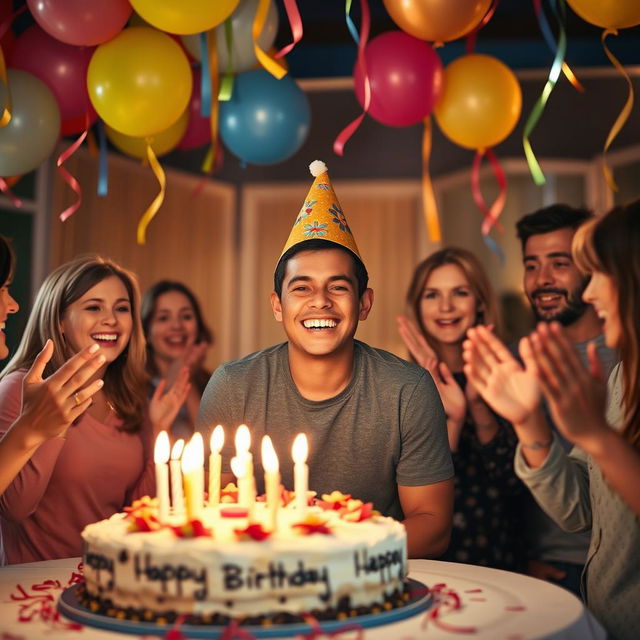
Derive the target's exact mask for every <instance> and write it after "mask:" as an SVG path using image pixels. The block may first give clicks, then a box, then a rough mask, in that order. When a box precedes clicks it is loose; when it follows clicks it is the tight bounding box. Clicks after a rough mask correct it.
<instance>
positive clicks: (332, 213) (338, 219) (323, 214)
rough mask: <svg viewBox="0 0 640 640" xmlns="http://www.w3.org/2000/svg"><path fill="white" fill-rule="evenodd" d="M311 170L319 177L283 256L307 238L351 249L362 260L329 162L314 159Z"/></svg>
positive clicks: (316, 178)
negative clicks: (337, 194) (337, 192)
mask: <svg viewBox="0 0 640 640" xmlns="http://www.w3.org/2000/svg"><path fill="white" fill-rule="evenodd" d="M309 171H310V172H311V175H312V176H313V177H314V178H315V179H314V181H313V184H312V185H311V189H309V193H308V194H307V197H306V198H305V201H304V204H303V205H302V208H301V209H300V213H298V215H297V217H296V221H295V222H294V223H293V228H292V229H291V233H290V234H289V238H288V239H287V242H286V243H285V245H284V249H283V250H282V253H281V254H280V257H282V256H283V255H284V253H285V252H286V251H288V250H289V249H291V247H293V246H294V245H296V244H299V243H301V242H305V241H306V240H316V239H317V240H327V241H328V242H334V243H335V244H339V245H340V246H342V247H345V248H346V249H349V251H351V252H352V253H353V254H355V255H356V257H358V258H359V259H360V260H362V258H361V257H360V252H359V251H358V247H357V245H356V241H355V239H354V237H353V234H352V233H351V229H350V228H349V224H348V223H347V219H346V217H345V215H344V213H343V211H342V208H341V207H340V203H339V202H338V198H337V197H336V194H335V192H334V190H333V186H332V184H331V180H330V179H329V173H328V171H327V165H326V164H325V163H324V162H322V161H321V160H314V161H313V162H312V163H311V164H310V165H309Z"/></svg>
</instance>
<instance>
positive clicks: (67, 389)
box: [0, 236, 104, 494]
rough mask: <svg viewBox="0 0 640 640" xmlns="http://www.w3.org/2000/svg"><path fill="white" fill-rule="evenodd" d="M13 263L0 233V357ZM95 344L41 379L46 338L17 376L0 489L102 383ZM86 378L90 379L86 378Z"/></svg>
mask: <svg viewBox="0 0 640 640" xmlns="http://www.w3.org/2000/svg"><path fill="white" fill-rule="evenodd" d="M14 268H15V258H14V255H13V251H12V250H11V246H10V245H9V243H8V242H7V240H6V239H5V238H3V237H2V236H0V360H4V358H6V357H7V356H8V355H9V348H8V347H7V344H6V341H5V334H4V326H5V323H6V321H7V317H8V316H9V315H10V314H12V313H16V312H17V311H18V308H19V307H18V303H17V302H16V301H15V300H14V299H13V297H12V296H11V294H10V293H9V286H10V285H11V280H12V278H13V271H14ZM99 350H100V347H99V346H98V345H97V344H96V345H92V346H91V347H87V348H86V349H83V350H82V351H80V353H77V354H76V355H75V356H73V357H72V358H70V359H69V361H68V362H66V363H65V364H64V365H62V366H61V367H60V369H58V370H57V371H56V372H55V373H54V374H52V375H51V376H49V377H48V378H47V379H46V380H43V378H42V373H43V372H44V368H45V366H46V365H47V363H48V362H49V360H50V359H51V356H52V354H53V343H52V342H51V340H47V342H46V344H45V346H44V348H43V349H42V351H41V352H40V353H39V354H38V355H37V356H36V358H35V360H34V361H33V364H32V365H31V368H30V369H29V371H28V372H27V374H26V375H25V376H24V379H23V381H22V407H21V411H20V416H19V417H18V419H17V420H16V421H15V422H14V423H13V424H12V425H11V427H10V428H9V429H8V430H7V432H6V433H5V434H4V435H3V436H2V439H1V440H0V494H1V493H3V492H4V490H5V489H6V488H7V486H8V485H9V483H10V482H11V481H12V480H13V479H14V478H15V477H16V475H17V474H18V472H19V471H20V469H22V467H23V466H24V465H25V463H26V462H27V461H28V460H29V458H31V456H32V455H33V453H34V451H35V450H36V449H37V448H38V447H39V446H40V445H41V444H42V443H43V442H45V441H46V440H48V439H49V438H55V437H57V436H60V435H63V434H64V432H65V431H66V430H67V429H68V428H69V426H70V424H71V423H72V422H73V420H75V419H76V418H77V417H78V416H79V415H80V414H81V413H82V412H83V411H84V410H85V409H86V408H87V407H88V406H89V404H90V403H91V400H90V399H91V396H92V395H93V394H94V393H95V392H96V391H97V390H98V389H100V388H101V386H102V380H99V379H98V380H96V379H95V373H96V372H97V371H98V369H99V368H100V367H101V366H102V361H103V360H104V356H102V355H100V354H98V351H99ZM89 379H93V381H92V382H91V383H90V384H86V383H87V381H88V380H89Z"/></svg>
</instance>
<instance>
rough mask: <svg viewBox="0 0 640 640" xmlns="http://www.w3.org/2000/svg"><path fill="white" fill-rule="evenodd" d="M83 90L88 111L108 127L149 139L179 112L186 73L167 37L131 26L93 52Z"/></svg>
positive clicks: (187, 92)
mask: <svg viewBox="0 0 640 640" xmlns="http://www.w3.org/2000/svg"><path fill="white" fill-rule="evenodd" d="M87 85H88V87H89V97H90V98H91V102H92V103H93V106H94V107H95V109H96V111H97V112H98V114H99V116H100V117H101V118H102V119H103V120H104V121H105V122H106V123H107V124H108V125H109V126H110V127H112V128H114V129H116V130H117V131H120V132H121V133H124V134H126V135H128V136H136V137H140V136H150V135H153V134H155V133H158V132H160V131H164V130H165V129H168V128H169V127H170V126H171V125H172V124H173V123H174V122H175V121H176V120H177V119H178V118H179V117H180V116H181V115H182V114H183V113H184V110H185V109H186V108H187V105H188V104H189V98H190V96H191V69H190V67H189V62H188V60H187V56H186V55H185V53H184V52H183V51H182V49H181V48H180V45H178V44H177V43H176V42H175V41H174V40H172V39H171V38H170V37H169V36H168V35H167V34H166V33H162V32H160V31H157V30H156V29H151V28H149V27H130V28H128V29H125V30H124V31H122V32H121V33H119V34H118V35H117V36H116V37H115V38H114V39H113V40H111V41H110V42H106V43H105V44H102V45H100V46H99V47H98V48H97V49H96V51H95V53H94V54H93V57H92V58H91V62H90V63H89V71H88V73H87Z"/></svg>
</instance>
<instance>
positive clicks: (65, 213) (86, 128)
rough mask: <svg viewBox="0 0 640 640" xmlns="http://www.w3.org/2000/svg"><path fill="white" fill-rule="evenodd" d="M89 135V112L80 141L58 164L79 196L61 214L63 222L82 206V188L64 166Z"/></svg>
mask: <svg viewBox="0 0 640 640" xmlns="http://www.w3.org/2000/svg"><path fill="white" fill-rule="evenodd" d="M88 133H89V112H88V111H87V112H86V113H85V125H84V131H83V132H82V133H81V134H80V136H79V137H78V139H77V140H76V141H75V142H74V143H73V144H72V145H71V146H70V147H69V148H68V149H67V150H66V151H63V152H62V153H61V154H60V157H59V158H58V160H57V162H56V166H57V167H58V173H59V174H60V176H61V177H62V179H63V180H64V181H65V182H66V183H67V184H68V185H69V186H70V187H71V189H73V191H74V192H75V193H76V195H77V196H78V198H77V199H76V201H75V202H74V203H73V204H72V205H71V206H69V207H67V208H66V209H65V210H64V211H63V212H62V213H61V214H60V216H59V218H60V220H61V221H62V222H64V221H65V220H67V218H70V217H71V216H72V215H73V214H74V213H75V212H76V211H77V210H78V208H79V207H80V205H81V204H82V187H81V186H80V183H79V182H78V181H77V180H76V179H75V178H74V177H73V176H72V175H71V174H70V173H69V172H68V171H67V170H66V169H65V168H64V167H63V166H62V165H63V164H64V163H65V162H66V161H67V160H68V159H69V158H70V157H71V156H72V155H73V154H74V153H75V152H76V151H77V150H78V149H79V148H80V145H81V144H82V143H83V142H84V140H85V138H86V137H87V134H88Z"/></svg>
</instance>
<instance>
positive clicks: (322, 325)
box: [302, 320, 338, 329]
mask: <svg viewBox="0 0 640 640" xmlns="http://www.w3.org/2000/svg"><path fill="white" fill-rule="evenodd" d="M302 324H303V325H304V326H305V328H307V329H333V328H334V327H336V326H337V325H338V323H337V322H336V321H335V320H305V321H304V322H303V323H302Z"/></svg>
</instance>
